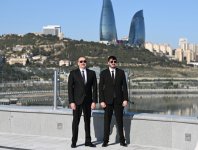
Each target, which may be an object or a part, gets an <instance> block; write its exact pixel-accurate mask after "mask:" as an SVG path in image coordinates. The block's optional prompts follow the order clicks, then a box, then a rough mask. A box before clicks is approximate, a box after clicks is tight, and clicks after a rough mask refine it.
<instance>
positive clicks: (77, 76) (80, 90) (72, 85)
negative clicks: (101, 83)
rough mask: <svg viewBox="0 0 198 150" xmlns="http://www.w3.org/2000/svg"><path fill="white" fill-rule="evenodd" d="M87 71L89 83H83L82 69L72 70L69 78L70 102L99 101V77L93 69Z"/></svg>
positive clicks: (78, 103)
mask: <svg viewBox="0 0 198 150" xmlns="http://www.w3.org/2000/svg"><path fill="white" fill-rule="evenodd" d="M86 71H87V83H86V85H85V84H84V83H83V77H82V75H81V72H80V69H76V70H73V71H71V72H70V75H69V80H68V95H69V103H75V104H77V105H80V104H82V103H83V101H85V103H92V102H95V103H97V79H96V73H95V72H94V71H92V70H89V69H86Z"/></svg>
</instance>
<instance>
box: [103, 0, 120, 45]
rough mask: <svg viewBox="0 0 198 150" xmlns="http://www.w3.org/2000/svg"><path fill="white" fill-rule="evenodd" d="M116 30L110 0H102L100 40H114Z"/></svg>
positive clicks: (115, 38) (115, 39)
mask: <svg viewBox="0 0 198 150" xmlns="http://www.w3.org/2000/svg"><path fill="white" fill-rule="evenodd" d="M116 41H117V31H116V25H115V17H114V12H113V6H112V3H111V0H103V6H102V12H101V18H100V42H110V43H111V42H116Z"/></svg>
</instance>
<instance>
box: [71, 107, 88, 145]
mask: <svg viewBox="0 0 198 150" xmlns="http://www.w3.org/2000/svg"><path fill="white" fill-rule="evenodd" d="M82 111H83V114H84V123H85V142H91V135H90V119H91V104H86V103H83V104H81V105H76V110H73V122H72V143H76V142H77V140H78V126H79V123H80V117H81V115H82Z"/></svg>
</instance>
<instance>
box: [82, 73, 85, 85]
mask: <svg viewBox="0 0 198 150" xmlns="http://www.w3.org/2000/svg"><path fill="white" fill-rule="evenodd" d="M82 77H83V82H84V84H85V73H84V71H82Z"/></svg>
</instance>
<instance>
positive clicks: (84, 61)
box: [79, 60, 87, 63]
mask: <svg viewBox="0 0 198 150" xmlns="http://www.w3.org/2000/svg"><path fill="white" fill-rule="evenodd" d="M79 62H80V63H87V61H86V60H80V61H79Z"/></svg>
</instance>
